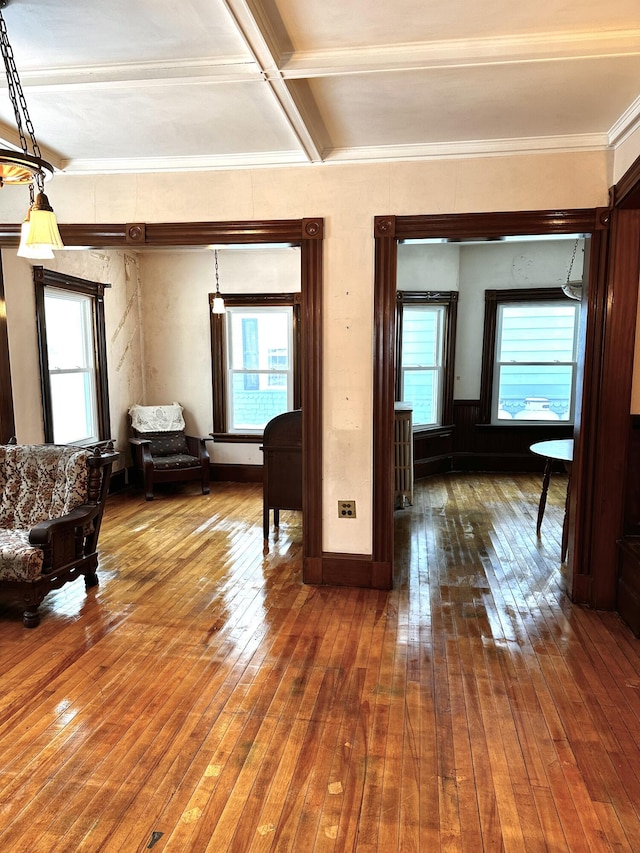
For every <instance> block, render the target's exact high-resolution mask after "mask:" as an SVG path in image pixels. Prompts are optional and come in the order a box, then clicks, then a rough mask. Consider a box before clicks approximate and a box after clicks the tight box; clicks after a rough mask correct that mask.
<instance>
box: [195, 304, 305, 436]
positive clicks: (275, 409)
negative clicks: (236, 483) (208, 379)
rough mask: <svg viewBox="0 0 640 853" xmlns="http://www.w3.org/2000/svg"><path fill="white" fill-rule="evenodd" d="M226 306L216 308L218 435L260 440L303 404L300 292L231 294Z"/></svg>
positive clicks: (213, 323)
mask: <svg viewBox="0 0 640 853" xmlns="http://www.w3.org/2000/svg"><path fill="white" fill-rule="evenodd" d="M213 297H214V294H210V301H211V302H212V300H213ZM225 307H226V312H225V314H211V341H212V362H213V399H214V436H222V435H224V436H226V437H227V440H228V439H229V437H230V436H234V437H235V438H236V439H237V440H240V439H242V440H251V439H252V438H253V439H254V440H260V439H261V437H262V431H263V429H264V427H265V426H266V424H267V423H268V422H269V421H270V420H271V419H272V418H274V417H275V416H276V415H279V414H281V413H282V412H287V411H291V410H292V409H297V408H299V407H300V367H299V324H300V294H299V293H290V294H246V295H238V294H236V295H229V296H227V295H225Z"/></svg>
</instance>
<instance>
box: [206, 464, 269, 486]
mask: <svg viewBox="0 0 640 853" xmlns="http://www.w3.org/2000/svg"><path fill="white" fill-rule="evenodd" d="M262 477H263V474H262V465H223V464H221V463H216V464H212V465H211V467H210V472H209V479H210V480H211V482H214V483H225V482H227V483H261V482H262Z"/></svg>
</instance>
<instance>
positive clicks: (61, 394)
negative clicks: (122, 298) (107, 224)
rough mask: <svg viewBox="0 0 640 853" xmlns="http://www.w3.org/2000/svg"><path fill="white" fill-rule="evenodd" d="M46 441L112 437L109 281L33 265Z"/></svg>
mask: <svg viewBox="0 0 640 853" xmlns="http://www.w3.org/2000/svg"><path fill="white" fill-rule="evenodd" d="M34 280H35V286H36V312H37V325H38V338H39V348H40V373H41V382H42V401H43V414H44V426H45V430H44V431H45V441H53V442H55V443H56V444H93V443H95V442H98V441H101V440H105V439H107V438H109V432H110V425H109V401H108V389H107V371H106V341H105V327H104V300H103V294H104V287H108V286H109V285H103V284H100V283H97V282H90V281H86V280H84V279H78V278H75V277H73V276H63V275H61V274H59V273H54V272H52V271H50V270H45V269H43V268H42V267H35V268H34Z"/></svg>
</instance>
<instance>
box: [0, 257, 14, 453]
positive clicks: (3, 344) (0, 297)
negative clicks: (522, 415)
mask: <svg viewBox="0 0 640 853" xmlns="http://www.w3.org/2000/svg"><path fill="white" fill-rule="evenodd" d="M15 432H16V425H15V420H14V415H13V390H12V387H11V364H10V362H9V335H8V332H7V303H6V299H5V295H4V275H3V273H2V256H1V255H0V443H3V444H4V443H5V442H7V441H8V440H9V439H10V438H11V436H13V435H15Z"/></svg>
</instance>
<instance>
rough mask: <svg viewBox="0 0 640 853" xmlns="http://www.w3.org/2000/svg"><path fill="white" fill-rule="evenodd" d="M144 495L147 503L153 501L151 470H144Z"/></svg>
mask: <svg viewBox="0 0 640 853" xmlns="http://www.w3.org/2000/svg"><path fill="white" fill-rule="evenodd" d="M144 495H145V498H146V499H147V500H148V501H152V500H153V468H145V471H144Z"/></svg>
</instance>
